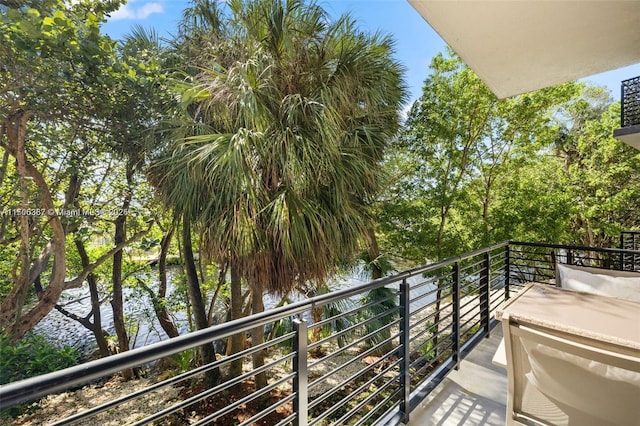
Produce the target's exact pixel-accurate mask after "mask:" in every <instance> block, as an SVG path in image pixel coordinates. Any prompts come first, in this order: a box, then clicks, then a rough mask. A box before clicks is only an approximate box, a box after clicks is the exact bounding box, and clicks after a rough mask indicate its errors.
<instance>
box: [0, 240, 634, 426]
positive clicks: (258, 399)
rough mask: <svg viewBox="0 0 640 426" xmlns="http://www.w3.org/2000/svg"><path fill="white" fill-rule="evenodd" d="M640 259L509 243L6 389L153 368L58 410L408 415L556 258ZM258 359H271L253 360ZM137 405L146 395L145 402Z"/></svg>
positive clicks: (388, 420)
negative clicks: (201, 358)
mask: <svg viewBox="0 0 640 426" xmlns="http://www.w3.org/2000/svg"><path fill="white" fill-rule="evenodd" d="M638 255H640V251H635V250H625V249H596V248H589V247H572V246H559V245H541V244H530V243H514V242H509V243H501V244H497V245H494V246H491V247H487V248H484V249H480V250H476V251H474V252H470V253H466V254H463V255H460V256H456V257H454V258H450V259H447V260H443V261H440V262H436V263H433V264H430V265H426V266H422V267H419V268H415V269H412V270H409V271H404V272H401V273H399V274H397V275H394V276H391V277H387V278H382V279H379V280H376V281H373V282H370V283H368V284H363V285H359V286H355V287H352V288H349V289H345V290H341V291H336V292H332V293H328V294H325V295H322V296H318V297H315V298H312V299H307V300H303V301H300V302H297V303H293V304H290V305H286V306H283V307H280V308H275V309H271V310H268V311H266V312H264V313H261V314H258V315H253V316H249V317H246V318H242V319H239V320H235V321H231V322H228V323H224V324H220V325H216V326H213V327H210V328H208V329H205V330H201V331H197V332H194V333H190V334H187V335H183V336H179V337H176V338H173V339H169V340H166V341H162V342H159V343H156V344H153V345H149V346H146V347H141V348H137V349H134V350H131V351H129V352H125V353H121V354H117V355H114V356H111V357H107V358H103V359H98V360H95V361H91V362H88V363H84V364H81V365H78V366H75V367H71V368H68V369H65V370H61V371H58V372H54V373H50V374H46V375H43V376H38V377H34V378H31V379H27V380H23V381H20V382H15V383H10V384H7V385H2V386H0V409H5V408H8V407H12V406H15V405H17V404H23V403H26V402H29V401H33V400H37V399H39V398H41V397H43V396H45V395H50V394H53V393H57V392H61V391H66V390H70V389H78V387H79V386H81V385H85V384H87V383H94V384H93V385H92V386H95V387H96V388H97V389H98V388H99V386H100V384H102V383H104V381H106V380H109V378H112V377H113V376H114V375H117V374H118V373H119V372H121V371H125V370H130V369H132V368H136V369H137V370H136V371H137V372H138V373H140V374H143V375H144V374H149V375H150V376H152V377H151V378H146V379H144V380H146V382H145V383H146V385H144V386H141V384H140V383H137V384H134V383H133V382H132V384H131V386H130V389H129V391H128V392H125V393H123V394H120V395H116V394H112V393H111V392H112V390H111V389H110V388H108V387H105V388H104V390H102V391H101V392H102V394H104V396H108V397H109V398H111V399H110V400H108V402H104V403H96V404H95V405H92V404H90V402H92V401H91V400H89V401H86V400H85V401H80V400H81V399H82V398H81V397H80V398H78V400H79V402H83V403H85V404H86V405H85V406H83V407H74V408H77V409H78V414H73V415H71V416H70V417H66V418H62V417H64V416H62V415H61V416H58V417H60V418H58V419H56V420H53V421H54V422H55V423H53V424H54V425H63V424H76V423H79V422H80V423H81V424H105V423H106V421H107V420H106V419H107V418H105V416H106V415H108V414H109V412H113V411H115V412H116V413H117V414H118V416H119V420H118V423H119V424H134V425H143V424H165V423H167V424H176V423H177V424H197V425H204V424H218V425H228V424H236V425H243V426H248V425H251V424H256V423H259V424H269V425H278V426H279V425H282V426H284V425H290V424H291V425H295V426H299V425H302V426H306V425H328V424H340V425H371V424H390V425H396V424H399V423H400V422H403V423H405V424H406V423H407V422H408V420H409V417H410V413H411V411H412V410H413V409H414V408H415V407H416V406H417V405H418V404H419V403H420V402H421V401H422V400H423V399H424V398H425V397H426V396H427V395H429V393H430V392H431V391H432V390H433V389H434V388H435V386H436V385H437V384H438V383H440V382H441V381H442V380H443V379H444V377H446V375H447V374H448V373H449V371H451V370H452V369H457V368H458V367H459V365H460V361H461V360H462V359H463V358H464V357H465V356H466V355H467V354H468V353H469V352H470V351H471V350H472V348H473V347H474V346H475V345H476V344H477V343H478V342H479V341H481V340H482V339H483V338H484V337H486V336H488V335H489V333H490V331H491V329H492V327H493V326H494V325H496V324H497V321H496V320H495V319H493V317H494V313H495V311H496V310H497V309H499V307H500V306H501V305H502V304H503V303H504V302H505V301H506V300H507V299H509V298H510V297H511V296H513V295H514V294H515V293H517V292H518V291H519V289H520V288H521V284H523V283H526V282H542V283H547V284H552V283H553V282H554V280H555V263H569V264H576V265H585V266H597V267H604V268H611V269H624V270H634V269H635V268H637V266H638V265H633V264H629V262H630V261H631V262H634V261H636V260H637V259H640V256H638ZM258 327H260V328H262V330H264V335H265V338H264V341H263V343H262V344H259V345H257V346H253V347H247V348H246V349H244V350H243V351H242V352H239V353H237V354H234V355H228V356H225V355H223V354H220V355H219V358H218V359H217V360H216V361H215V362H213V363H211V364H207V365H198V366H193V365H189V363H187V365H183V364H184V363H181V362H180V360H184V359H189V357H193V355H194V354H197V352H196V351H194V350H195V349H196V348H198V347H199V346H201V345H203V344H206V345H210V344H211V343H212V342H224V341H225V340H226V339H227V338H228V337H229V336H232V335H237V334H241V335H242V336H243V338H244V337H246V336H247V335H248V334H250V333H252V332H253V331H252V330H255V329H256V328H258ZM258 355H262V356H264V357H265V360H264V363H262V365H261V366H259V365H258V366H256V365H252V363H251V360H252V358H254V357H255V356H258ZM254 359H255V358H254ZM234 363H240V367H241V368H240V370H239V375H238V374H235V375H234V374H231V369H232V364H234ZM168 365H170V366H172V368H167V367H166V366H168ZM163 366H164V367H163ZM178 366H182V368H178ZM154 371H155V373H156V374H155V375H151V373H152V372H154ZM212 373H215V375H214V376H215V380H210V379H211V374H212ZM207 375H208V376H209V377H207ZM258 377H260V379H259V380H257V379H258ZM256 383H261V386H256ZM98 391H100V390H99V389H98ZM85 399H87V398H85ZM134 401H138V404H137V405H135V406H132V403H133V402H134ZM64 404H67V405H68V404H71V403H70V402H65V403H64ZM248 407H249V408H252V409H251V410H248V409H247V408H248ZM158 422H160V423H158Z"/></svg>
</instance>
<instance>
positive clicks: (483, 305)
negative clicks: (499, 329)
mask: <svg viewBox="0 0 640 426" xmlns="http://www.w3.org/2000/svg"><path fill="white" fill-rule="evenodd" d="M490 282H491V253H489V252H486V253H485V254H484V268H482V274H481V276H480V323H481V324H482V329H483V330H484V335H485V337H489V331H490V330H489V316H490V315H491V303H490V295H491V285H490Z"/></svg>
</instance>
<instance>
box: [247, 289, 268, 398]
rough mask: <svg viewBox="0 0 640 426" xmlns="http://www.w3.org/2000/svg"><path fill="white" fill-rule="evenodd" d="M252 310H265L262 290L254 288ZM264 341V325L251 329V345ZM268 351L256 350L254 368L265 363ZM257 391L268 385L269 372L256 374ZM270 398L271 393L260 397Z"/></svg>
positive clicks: (254, 311)
mask: <svg viewBox="0 0 640 426" xmlns="http://www.w3.org/2000/svg"><path fill="white" fill-rule="evenodd" d="M251 310H252V313H253V315H256V314H259V313H261V312H264V301H263V299H262V290H257V289H255V288H254V289H253V290H252V295H251ZM262 343H264V326H262V325H261V326H259V327H256V328H254V329H253V330H251V346H252V347H254V348H255V347H257V346H259V345H261V344H262ZM265 356H266V351H265V350H264V349H262V350H259V351H257V352H254V353H253V355H252V361H253V369H254V370H256V369H258V368H260V367H262V366H263V365H264V359H265ZM255 385H256V391H258V390H260V389H263V388H264V387H266V386H267V373H266V372H264V371H263V372H262V373H258V374H256V375H255ZM268 399H269V394H265V395H263V396H262V397H260V398H259V400H260V401H262V402H265V401H266V400H268Z"/></svg>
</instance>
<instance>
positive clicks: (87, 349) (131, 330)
mask: <svg viewBox="0 0 640 426" xmlns="http://www.w3.org/2000/svg"><path fill="white" fill-rule="evenodd" d="M178 271H179V269H178V268H172V269H170V270H169V271H168V273H167V275H168V277H167V279H168V289H167V299H169V300H170V299H172V296H174V299H175V294H176V291H177V287H176V283H177V280H179V279H182V278H181V277H180V274H179V273H178ZM140 278H141V279H145V278H146V280H145V281H146V282H149V280H150V281H152V282H151V285H150V287H151V288H153V289H155V288H157V285H158V281H157V279H158V277H157V271H156V270H154V271H153V272H152V274H151V275H150V276H148V277H140ZM369 281H370V279H369V278H368V276H367V274H366V273H365V272H364V271H363V270H362V268H356V269H355V270H354V271H352V272H351V273H349V274H345V275H339V276H336V277H334V278H332V279H330V280H329V281H328V286H329V289H330V291H337V290H342V289H347V288H351V287H354V286H357V285H361V284H366V283H367V282H369ZM422 281H423V278H421V277H419V276H418V277H412V278H410V279H409V283H410V284H418V283H420V282H422ZM394 287H395V286H394ZM395 288H397V287H395ZM433 288H434V286H433V285H426V286H423V287H421V288H420V289H419V290H418V294H412V298H414V297H416V296H418V295H419V294H424V293H426V292H429V291H431V290H432V289H433ZM124 298H125V303H124V311H125V323H126V324H128V330H127V331H128V334H129V338H130V340H131V342H130V346H131V348H134V347H140V346H145V345H149V344H152V343H155V342H158V341H161V340H165V339H167V338H168V336H167V335H166V333H165V332H164V330H163V329H162V327H161V326H160V324H159V323H158V320H157V317H156V315H155V312H154V311H153V305H152V303H151V298H150V297H149V295H148V294H147V293H146V292H145V291H143V290H139V289H132V288H125V291H124ZM304 298H305V296H304V295H303V294H300V293H295V294H293V295H292V296H291V297H290V300H291V301H292V302H296V301H299V300H303V299H304ZM358 299H359V296H356V297H354V298H352V300H351V302H352V303H353V304H355V303H357V301H358ZM434 299H435V295H430V296H429V297H425V298H423V299H421V300H420V301H419V302H418V305H416V306H414V305H412V309H417V308H419V307H421V306H425V305H426V304H429V303H432V302H433V300H434ZM279 302H280V298H277V297H274V296H271V295H266V296H265V298H264V304H265V310H268V309H271V308H273V307H274V306H276V305H277V304H278V303H279ZM60 305H62V306H63V307H64V308H65V309H66V310H68V311H70V312H73V313H74V314H76V315H78V316H80V317H85V316H86V315H88V314H89V312H91V300H90V297H89V290H88V288H81V289H72V290H69V291H65V292H64V293H63V297H62V298H61V300H60ZM100 312H101V316H102V327H103V328H104V329H105V330H106V331H107V332H108V333H109V334H110V335H115V328H114V326H113V311H112V309H111V305H110V304H109V302H108V301H105V302H104V303H103V304H102V306H101V309H100ZM169 312H170V315H172V316H173V320H174V323H175V324H176V326H177V328H178V331H179V332H180V334H185V333H187V332H188V331H189V323H188V320H187V317H186V312H185V310H184V309H182V310H179V309H169ZM217 314H218V315H217V317H218V318H219V319H220V321H223V320H224V317H223V315H224V313H223V312H218V313H217ZM34 331H35V332H36V333H38V334H42V335H44V336H47V337H48V338H49V339H52V340H53V341H54V343H56V344H57V345H59V346H71V347H73V348H76V349H77V350H78V351H79V352H80V354H81V356H82V357H83V358H86V357H88V356H89V355H90V354H91V353H92V352H94V351H95V350H96V349H97V345H96V343H95V338H94V336H93V333H92V332H91V331H90V330H88V329H87V328H85V327H84V326H83V325H81V324H79V323H78V322H77V321H74V320H72V319H70V318H68V317H66V316H64V315H63V314H61V313H60V312H58V311H57V310H53V311H51V313H49V315H47V316H46V317H45V318H44V319H43V320H42V321H41V322H40V323H39V324H37V325H36V327H35V328H34Z"/></svg>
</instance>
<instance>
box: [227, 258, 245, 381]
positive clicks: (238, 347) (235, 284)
mask: <svg viewBox="0 0 640 426" xmlns="http://www.w3.org/2000/svg"><path fill="white" fill-rule="evenodd" d="M242 316H243V313H242V278H241V277H240V271H238V266H237V265H236V264H235V263H233V262H232V263H231V319H232V320H235V319H238V318H242ZM230 340H231V344H230V349H231V350H230V352H229V355H233V354H237V353H238V352H241V351H242V350H243V349H244V333H238V334H234V335H233V336H231V338H230ZM241 374H242V359H239V360H236V361H233V362H231V366H230V368H229V375H230V376H231V377H238V376H239V375H241Z"/></svg>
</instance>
